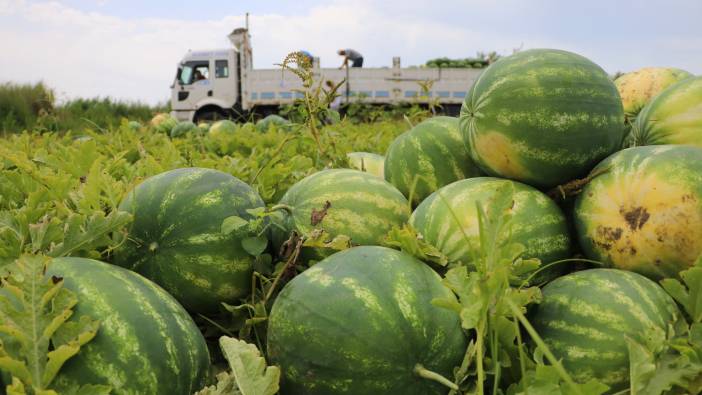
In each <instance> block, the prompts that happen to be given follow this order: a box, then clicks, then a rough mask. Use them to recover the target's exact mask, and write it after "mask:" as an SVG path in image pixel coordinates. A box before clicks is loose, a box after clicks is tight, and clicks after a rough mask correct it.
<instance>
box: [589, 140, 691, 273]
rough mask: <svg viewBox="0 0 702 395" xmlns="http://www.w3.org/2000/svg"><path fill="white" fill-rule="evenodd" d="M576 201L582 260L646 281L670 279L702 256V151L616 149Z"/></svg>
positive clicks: (685, 148) (671, 147) (688, 148)
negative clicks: (587, 259)
mask: <svg viewBox="0 0 702 395" xmlns="http://www.w3.org/2000/svg"><path fill="white" fill-rule="evenodd" d="M604 169H606V172H605V173H604V174H601V175H599V176H597V177H596V178H595V179H593V180H592V181H590V183H589V184H587V185H586V186H585V187H584V189H583V190H582V193H581V194H580V195H579V196H578V198H577V199H576V202H575V227H576V229H577V233H578V238H579V241H580V246H581V247H582V249H583V252H584V253H585V255H586V256H587V257H588V258H590V259H595V260H598V261H601V262H604V263H606V264H609V265H612V266H614V267H616V268H619V269H626V270H632V271H635V272H638V273H641V274H643V275H646V276H648V277H651V278H653V279H661V278H666V277H675V276H677V275H678V272H680V271H681V270H684V269H686V268H688V267H690V266H691V265H692V264H693V263H694V262H695V259H696V258H697V257H698V256H699V255H700V254H701V253H702V148H698V147H692V146H676V145H661V146H646V147H634V148H628V149H625V150H622V151H620V152H617V153H616V154H614V155H612V156H611V157H609V158H607V159H606V160H605V161H603V162H602V163H600V164H599V165H598V166H597V167H596V168H595V170H594V171H599V170H604Z"/></svg>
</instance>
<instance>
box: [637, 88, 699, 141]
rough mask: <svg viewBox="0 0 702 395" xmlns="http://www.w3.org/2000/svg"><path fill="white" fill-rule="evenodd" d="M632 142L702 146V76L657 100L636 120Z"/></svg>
mask: <svg viewBox="0 0 702 395" xmlns="http://www.w3.org/2000/svg"><path fill="white" fill-rule="evenodd" d="M631 141H632V145H655V144H661V145H662V144H690V145H696V146H698V147H702V77H691V78H687V79H685V80H682V81H680V82H677V83H675V84H673V85H671V86H669V87H668V88H666V89H665V90H664V91H663V92H661V93H660V94H659V95H658V96H656V97H655V98H653V100H651V101H650V102H649V103H648V104H647V105H646V106H645V107H644V108H643V110H641V112H640V113H639V116H638V117H637V118H636V122H634V124H633V127H632V130H631Z"/></svg>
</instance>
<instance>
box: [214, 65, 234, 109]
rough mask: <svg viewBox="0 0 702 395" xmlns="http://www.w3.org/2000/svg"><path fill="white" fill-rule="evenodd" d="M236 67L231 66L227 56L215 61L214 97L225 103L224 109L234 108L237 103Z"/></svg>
mask: <svg viewBox="0 0 702 395" xmlns="http://www.w3.org/2000/svg"><path fill="white" fill-rule="evenodd" d="M234 67H236V65H233V64H231V62H230V61H229V59H228V57H227V56H222V57H217V58H215V59H214V70H215V73H214V79H213V80H212V91H213V97H214V98H216V99H217V100H218V101H219V102H221V103H223V107H225V108H232V107H234V104H235V103H236V99H237V92H236V84H235V80H236V70H235V69H233V68H234Z"/></svg>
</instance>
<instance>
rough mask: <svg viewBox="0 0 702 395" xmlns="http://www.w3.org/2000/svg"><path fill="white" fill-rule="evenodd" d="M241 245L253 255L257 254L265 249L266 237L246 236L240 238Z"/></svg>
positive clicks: (266, 244)
mask: <svg viewBox="0 0 702 395" xmlns="http://www.w3.org/2000/svg"><path fill="white" fill-rule="evenodd" d="M241 246H242V247H243V248H244V250H245V251H246V252H248V253H249V254H251V255H253V256H259V255H261V254H262V253H263V251H265V250H266V247H267V246H268V239H267V238H266V237H264V236H252V237H246V238H244V239H242V240H241Z"/></svg>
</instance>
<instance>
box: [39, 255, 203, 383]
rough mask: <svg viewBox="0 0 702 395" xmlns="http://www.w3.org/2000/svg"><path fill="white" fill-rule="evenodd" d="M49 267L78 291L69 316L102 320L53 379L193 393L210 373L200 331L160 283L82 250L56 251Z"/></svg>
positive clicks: (67, 284)
mask: <svg viewBox="0 0 702 395" xmlns="http://www.w3.org/2000/svg"><path fill="white" fill-rule="evenodd" d="M47 274H48V275H55V276H60V277H63V278H64V280H65V285H64V286H65V287H66V288H67V289H69V290H71V291H73V292H75V293H76V296H77V297H78V304H77V306H76V308H75V310H74V314H73V319H78V317H80V316H82V315H87V316H89V317H90V318H92V319H96V320H99V321H100V329H99V330H98V333H97V335H96V336H95V338H94V339H93V340H91V341H90V342H89V343H87V344H86V345H84V346H83V347H81V349H80V353H79V354H78V355H76V356H75V357H73V358H71V359H70V360H68V362H67V363H66V365H64V367H63V368H62V369H61V372H60V373H59V375H58V376H57V378H56V380H55V382H54V384H55V385H56V389H57V390H59V391H61V390H63V389H65V388H67V387H68V386H70V385H73V384H106V385H110V386H112V392H111V393H112V394H116V395H120V394H163V395H177V394H182V395H190V394H192V393H193V392H194V391H197V390H199V389H201V388H202V387H203V386H204V385H205V384H206V383H205V380H206V379H207V377H208V373H209V366H210V358H209V353H208V351H207V345H206V344H205V339H204V338H203V337H202V334H201V333H200V331H199V330H198V328H197V326H196V325H195V323H194V322H193V320H192V318H190V316H189V315H188V313H187V312H186V311H185V309H183V307H182V306H181V305H180V304H178V302H176V300H175V299H174V298H173V297H172V296H171V295H169V294H168V293H166V292H165V291H164V290H163V289H161V287H159V286H157V285H156V284H154V283H153V282H151V281H149V280H147V279H146V278H144V277H142V276H140V275H138V274H136V273H134V272H131V271H129V270H126V269H123V268H121V267H117V266H114V265H109V264H106V263H103V262H99V261H94V260H91V259H83V258H60V259H54V260H53V261H52V263H51V265H50V266H49V270H48V273H47Z"/></svg>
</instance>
